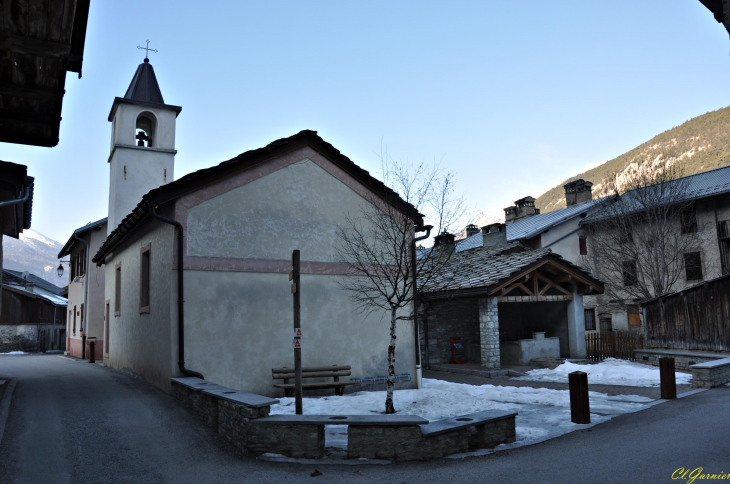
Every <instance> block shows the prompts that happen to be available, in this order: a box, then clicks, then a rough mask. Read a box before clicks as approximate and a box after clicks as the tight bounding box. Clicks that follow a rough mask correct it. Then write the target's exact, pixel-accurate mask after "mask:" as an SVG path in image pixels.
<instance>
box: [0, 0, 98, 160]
mask: <svg viewBox="0 0 730 484" xmlns="http://www.w3.org/2000/svg"><path fill="white" fill-rule="evenodd" d="M89 4H90V0H67V1H64V2H42V5H41V3H39V2H36V1H31V2H28V1H27V0H6V1H5V2H4V4H0V141H2V142H8V143H19V144H28V145H34V146H46V147H51V146H56V145H57V144H58V134H59V129H60V122H61V108H62V103H63V96H64V94H65V84H66V72H69V71H70V72H77V73H78V74H79V77H81V67H82V64H83V52H84V45H85V40H86V26H87V22H88V16H89Z"/></svg>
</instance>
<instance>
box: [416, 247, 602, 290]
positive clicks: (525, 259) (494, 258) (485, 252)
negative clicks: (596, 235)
mask: <svg viewBox="0 0 730 484" xmlns="http://www.w3.org/2000/svg"><path fill="white" fill-rule="evenodd" d="M504 252H508V253H506V254H505V253H504ZM546 257H550V258H553V259H555V260H557V261H560V263H562V264H565V265H567V266H568V267H570V269H571V270H573V271H574V272H577V273H579V274H582V275H583V276H584V277H586V278H587V279H589V280H592V281H595V282H596V285H597V286H602V284H601V282H600V281H599V280H598V279H596V278H595V277H593V275H592V274H591V273H590V272H588V271H586V270H585V269H583V268H581V267H579V266H577V265H575V264H573V263H571V262H569V261H567V260H565V259H563V258H562V257H560V256H559V255H557V254H553V252H552V251H551V250H550V249H537V250H531V249H529V248H526V247H525V246H524V245H522V244H521V243H519V242H510V243H507V244H505V245H502V246H499V247H494V248H476V249H470V250H465V251H462V252H455V253H454V254H453V255H452V256H451V259H450V260H449V262H448V264H447V265H446V267H444V268H443V270H441V272H440V274H439V275H438V276H436V277H434V278H433V279H432V280H431V281H429V283H428V284H425V285H424V286H423V287H422V291H423V292H424V293H426V294H429V293H437V292H442V291H458V290H465V289H477V288H487V287H488V286H491V285H493V284H496V283H498V282H499V281H502V280H504V279H507V278H509V277H510V276H512V275H513V274H515V273H516V272H519V271H520V270H521V269H523V268H525V267H527V266H529V265H530V264H533V263H535V262H538V261H540V260H541V259H544V258H546Z"/></svg>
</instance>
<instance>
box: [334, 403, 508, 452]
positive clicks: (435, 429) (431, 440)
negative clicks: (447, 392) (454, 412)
mask: <svg viewBox="0 0 730 484" xmlns="http://www.w3.org/2000/svg"><path fill="white" fill-rule="evenodd" d="M516 415H517V414H516V413H514V412H502V411H499V410H484V411H482V412H476V413H473V414H469V415H462V416H459V417H452V418H447V419H443V420H437V421H434V422H430V423H422V424H419V425H418V427H414V426H407V427H406V426H403V427H398V428H393V427H387V426H384V425H377V424H376V425H371V426H359V427H350V428H348V430H347V438H348V443H347V456H348V457H349V458H363V457H364V458H368V459H394V460H425V459H435V458H438V457H444V456H446V455H450V454H457V453H461V452H468V451H470V450H476V449H486V448H492V447H496V446H497V445H499V444H506V443H510V442H514V441H515V416H516Z"/></svg>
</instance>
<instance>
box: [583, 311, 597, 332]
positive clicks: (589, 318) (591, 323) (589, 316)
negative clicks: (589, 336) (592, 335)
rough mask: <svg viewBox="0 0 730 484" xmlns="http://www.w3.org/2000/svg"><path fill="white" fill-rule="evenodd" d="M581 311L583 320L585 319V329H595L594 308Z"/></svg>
mask: <svg viewBox="0 0 730 484" xmlns="http://www.w3.org/2000/svg"><path fill="white" fill-rule="evenodd" d="M583 313H584V314H585V320H586V331H595V330H596V310H595V309H592V308H591V309H584V310H583Z"/></svg>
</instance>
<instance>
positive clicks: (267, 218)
mask: <svg viewBox="0 0 730 484" xmlns="http://www.w3.org/2000/svg"><path fill="white" fill-rule="evenodd" d="M366 203H367V202H366V201H365V200H364V199H363V198H362V197H361V196H360V195H358V194H357V193H355V192H354V191H353V190H352V189H350V188H349V187H347V186H346V185H344V184H343V183H342V182H341V181H340V180H338V179H336V178H335V177H334V176H332V175H330V174H329V173H327V172H326V171H325V170H324V169H322V168H321V167H320V166H318V165H317V164H316V163H314V162H313V161H312V160H309V159H308V158H304V159H302V160H300V161H298V162H296V163H293V164H291V165H289V166H287V167H285V168H282V169H279V170H277V171H275V172H273V173H271V174H268V175H266V176H264V177H261V178H258V179H256V180H254V181H252V182H250V183H247V184H245V185H243V186H241V187H239V188H236V189H234V190H230V191H228V192H226V193H223V194H221V195H219V196H216V197H214V198H212V199H210V200H207V201H204V202H202V203H200V204H198V205H196V206H194V207H192V208H190V210H189V211H188V219H187V224H188V240H187V255H189V256H199V257H201V256H202V257H227V258H239V259H246V258H251V259H264V260H271V259H278V260H289V259H290V258H291V251H292V250H293V249H299V250H300V251H301V254H302V260H306V261H318V262H332V261H335V260H336V253H335V245H334V241H335V240H336V239H337V224H341V223H344V216H346V215H347V214H351V215H353V216H357V215H358V214H359V213H360V212H361V209H362V207H363V206H364V205H365V204H366Z"/></svg>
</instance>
